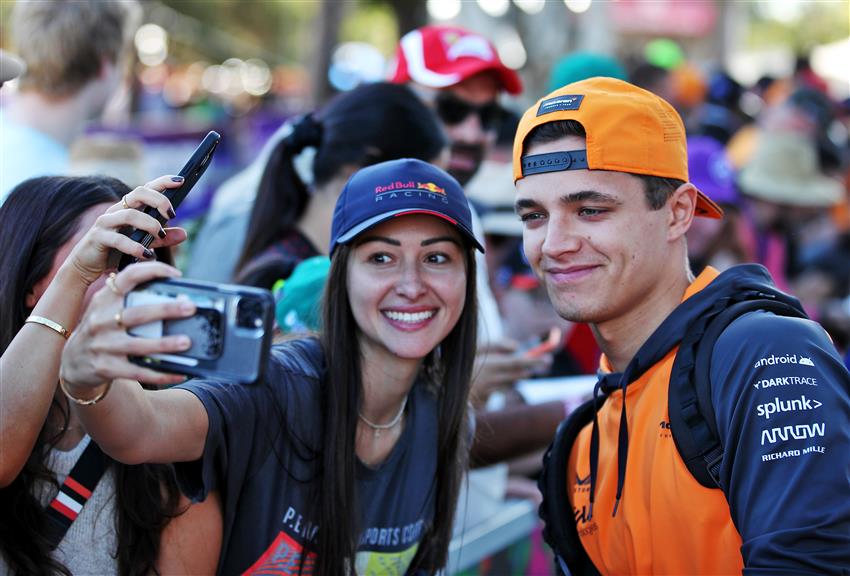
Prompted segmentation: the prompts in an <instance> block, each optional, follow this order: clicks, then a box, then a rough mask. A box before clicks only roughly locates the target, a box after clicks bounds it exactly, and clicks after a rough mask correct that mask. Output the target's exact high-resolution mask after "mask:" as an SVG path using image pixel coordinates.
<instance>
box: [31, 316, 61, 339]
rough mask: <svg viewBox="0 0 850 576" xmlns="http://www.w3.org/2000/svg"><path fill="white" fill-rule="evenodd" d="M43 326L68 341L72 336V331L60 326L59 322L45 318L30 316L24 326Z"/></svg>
mask: <svg viewBox="0 0 850 576" xmlns="http://www.w3.org/2000/svg"><path fill="white" fill-rule="evenodd" d="M28 322H29V323H31V324H41V325H42V326H47V327H48V328H50V329H51V330H53V331H55V332H56V333H57V334H59V335H60V336H61V337H62V338H64V339H65V340H67V339H68V338H69V337H70V336H71V331H70V330H68V329H67V328H65V327H64V326H62V325H61V324H59V323H58V322H54V321H53V320H51V319H50V318H45V317H44V316H29V317H27V319H26V320H24V324H26V323H28Z"/></svg>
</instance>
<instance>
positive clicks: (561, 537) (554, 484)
mask: <svg viewBox="0 0 850 576" xmlns="http://www.w3.org/2000/svg"><path fill="white" fill-rule="evenodd" d="M599 405H600V406H601V405H602V402H599ZM593 410H594V408H593V400H589V401H587V402H585V403H584V404H582V405H581V406H579V407H578V408H576V409H575V410H573V412H571V413H570V415H569V416H568V417H567V419H566V420H564V421H563V422H561V424H560V425H559V426H558V431H557V432H556V434H555V439H554V440H553V441H552V444H550V445H549V448H548V449H547V450H546V454H545V455H544V456H543V469H542V471H541V472H540V478H539V479H538V481H537V486H538V488H540V493H541V494H542V495H543V502H542V503H541V504H540V509H539V514H540V518H541V519H542V520H543V539H544V540H545V541H546V543H547V544H548V545H549V546H550V547H551V548H552V550H553V551H554V552H555V564H556V567H557V568H558V569H560V570H561V571H562V572H563V573H564V574H571V575H572V576H583V575H585V574H587V575H597V574H599V571H598V570H597V569H596V567H595V566H594V565H593V562H591V560H590V557H589V556H588V555H587V552H585V550H584V547H583V546H582V545H581V540H580V539H579V536H578V531H577V530H576V524H575V521H574V520H573V512H572V510H573V508H572V505H571V504H570V500H569V498H568V496H567V465H568V463H569V459H570V451H571V450H572V447H573V444H574V443H575V440H576V437H577V436H578V434H579V432H580V431H581V430H582V428H584V427H585V426H586V425H587V424H589V423H590V422H592V421H593Z"/></svg>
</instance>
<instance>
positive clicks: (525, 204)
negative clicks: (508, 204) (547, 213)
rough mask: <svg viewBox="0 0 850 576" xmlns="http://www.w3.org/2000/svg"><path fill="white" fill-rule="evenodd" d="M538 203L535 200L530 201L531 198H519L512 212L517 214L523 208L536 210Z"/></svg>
mask: <svg viewBox="0 0 850 576" xmlns="http://www.w3.org/2000/svg"><path fill="white" fill-rule="evenodd" d="M539 206H540V203H539V202H538V201H536V200H532V199H531V198H520V199H519V200H517V201H516V203H515V204H514V212H519V211H520V210H523V209H525V208H538V207H539Z"/></svg>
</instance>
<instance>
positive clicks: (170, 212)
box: [167, 208, 177, 218]
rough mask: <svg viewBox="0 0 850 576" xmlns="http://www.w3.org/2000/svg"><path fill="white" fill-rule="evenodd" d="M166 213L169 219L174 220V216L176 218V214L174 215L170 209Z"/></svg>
mask: <svg viewBox="0 0 850 576" xmlns="http://www.w3.org/2000/svg"><path fill="white" fill-rule="evenodd" d="M167 212H168V217H169V218H174V217H175V216H177V214H175V213H174V209H172V208H169V209H168V211H167Z"/></svg>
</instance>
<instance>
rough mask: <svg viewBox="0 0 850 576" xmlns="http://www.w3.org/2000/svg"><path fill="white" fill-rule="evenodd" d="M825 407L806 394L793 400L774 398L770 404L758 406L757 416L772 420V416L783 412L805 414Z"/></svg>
mask: <svg viewBox="0 0 850 576" xmlns="http://www.w3.org/2000/svg"><path fill="white" fill-rule="evenodd" d="M821 406H823V404H822V403H821V402H818V401H817V400H812V399H809V398H806V396H805V394H804V395H802V396H800V397H799V398H794V399H793V400H780V399H779V398H774V399H773V400H771V401H770V402H765V403H764V404H759V405H758V406H756V414H758V415H759V416H764V418H765V420H770V416H771V414H779V413H782V412H804V411H807V410H815V409H816V408H820V407H821Z"/></svg>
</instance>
